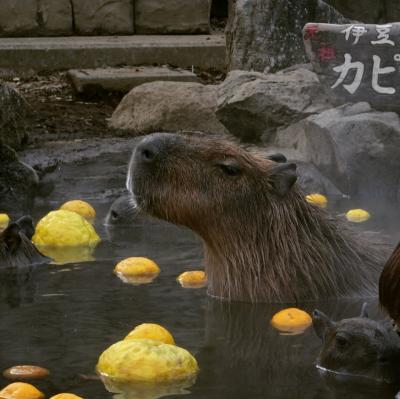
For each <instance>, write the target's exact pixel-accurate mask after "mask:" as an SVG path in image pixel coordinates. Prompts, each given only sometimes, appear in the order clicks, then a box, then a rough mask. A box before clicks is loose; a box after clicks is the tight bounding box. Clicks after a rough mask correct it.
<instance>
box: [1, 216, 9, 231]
mask: <svg viewBox="0 0 400 399" xmlns="http://www.w3.org/2000/svg"><path fill="white" fill-rule="evenodd" d="M8 223H10V217H9V216H8V215H7V214H6V213H0V230H3V229H5V228H6V227H7V226H8Z"/></svg>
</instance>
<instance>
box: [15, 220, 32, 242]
mask: <svg viewBox="0 0 400 399" xmlns="http://www.w3.org/2000/svg"><path fill="white" fill-rule="evenodd" d="M16 224H18V226H19V227H20V228H21V230H20V231H22V232H23V233H24V234H25V235H26V236H27V237H28V238H29V239H31V238H32V237H33V235H34V234H35V227H34V226H33V220H32V218H31V217H30V216H23V217H22V218H20V219H18V220H17V221H16Z"/></svg>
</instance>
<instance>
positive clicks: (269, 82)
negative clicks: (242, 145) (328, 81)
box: [217, 67, 331, 142]
mask: <svg viewBox="0 0 400 399" xmlns="http://www.w3.org/2000/svg"><path fill="white" fill-rule="evenodd" d="M330 107H331V104H330V103H329V99H328V97H327V96H326V95H325V94H324V91H323V90H322V88H321V86H320V84H319V81H318V78H317V75H316V74H315V73H314V72H312V71H310V70H309V69H307V68H304V67H300V68H298V69H295V70H289V71H288V72H281V73H276V74H265V75H264V74H261V73H258V72H245V71H232V72H230V73H229V75H228V77H227V78H226V80H225V81H224V82H223V83H222V84H221V85H220V86H219V88H218V109H217V117H218V119H219V120H220V121H221V122H222V123H223V124H224V125H225V127H226V128H227V129H228V130H229V131H230V133H232V134H233V135H235V136H236V137H239V138H240V139H241V140H243V141H252V142H255V141H259V140H260V139H261V137H263V139H264V141H266V142H269V141H271V140H272V139H273V137H274V134H275V131H276V129H277V128H279V127H284V126H288V125H290V124H292V123H294V122H297V121H299V120H301V119H304V118H306V117H307V116H309V115H311V114H314V113H318V112H321V111H323V110H325V109H328V108H330Z"/></svg>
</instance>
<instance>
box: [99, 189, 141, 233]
mask: <svg viewBox="0 0 400 399" xmlns="http://www.w3.org/2000/svg"><path fill="white" fill-rule="evenodd" d="M140 215H141V212H140V210H139V208H138V207H137V205H136V204H135V201H134V199H133V197H132V194H131V193H125V194H123V195H121V196H120V197H119V198H117V199H116V200H115V201H114V202H113V203H112V204H111V206H110V209H109V210H108V213H107V216H106V218H105V222H104V223H105V225H106V226H127V225H130V224H132V223H135V222H137V221H138V219H139V218H140Z"/></svg>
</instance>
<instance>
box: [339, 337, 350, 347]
mask: <svg viewBox="0 0 400 399" xmlns="http://www.w3.org/2000/svg"><path fill="white" fill-rule="evenodd" d="M348 344H349V340H348V339H347V338H346V337H344V336H343V335H336V346H337V348H338V349H346V348H347V346H348Z"/></svg>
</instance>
